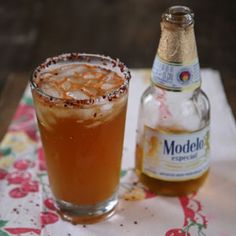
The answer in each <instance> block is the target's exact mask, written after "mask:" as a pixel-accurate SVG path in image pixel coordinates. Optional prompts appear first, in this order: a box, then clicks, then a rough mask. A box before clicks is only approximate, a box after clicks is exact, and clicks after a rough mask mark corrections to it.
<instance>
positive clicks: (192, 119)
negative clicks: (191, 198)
mask: <svg viewBox="0 0 236 236" xmlns="http://www.w3.org/2000/svg"><path fill="white" fill-rule="evenodd" d="M151 82H152V85H151V86H150V87H149V88H148V89H147V90H146V91H145V92H144V94H143V96H142V98H141V105H140V112H139V118H138V133H137V145H136V172H137V174H138V176H139V178H140V181H141V182H142V183H143V184H145V185H146V186H147V187H148V188H149V189H150V190H152V191H154V192H156V193H158V194H163V195H171V196H175V195H184V194H188V193H191V192H195V191H197V190H198V188H199V187H200V186H201V185H202V184H203V182H204V180H205V179H206V177H207V175H208V171H209V122H210V120H209V118H210V104H209V100H208V98H207V96H206V94H205V93H204V92H203V91H202V90H201V88H200V86H201V77H200V67H199V61H198V55H197V48H196V42H195V35H194V19H193V13H192V12H191V10H190V9H189V8H188V7H184V6H173V7H170V8H169V9H168V10H167V11H166V12H165V13H164V14H163V15H162V21H161V38H160V42H159V47H158V50H157V54H156V57H155V60H154V64H153V68H152V76H151Z"/></svg>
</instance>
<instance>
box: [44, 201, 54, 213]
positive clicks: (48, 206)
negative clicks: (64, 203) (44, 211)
mask: <svg viewBox="0 0 236 236" xmlns="http://www.w3.org/2000/svg"><path fill="white" fill-rule="evenodd" d="M44 205H45V206H46V207H47V208H48V209H50V210H52V211H56V206H55V203H54V200H53V199H52V198H46V199H45V200H44Z"/></svg>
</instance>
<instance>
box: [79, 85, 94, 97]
mask: <svg viewBox="0 0 236 236" xmlns="http://www.w3.org/2000/svg"><path fill="white" fill-rule="evenodd" d="M82 89H83V91H84V92H85V93H86V94H88V95H90V96H93V97H95V96H96V95H97V89H95V88H92V87H83V88H82Z"/></svg>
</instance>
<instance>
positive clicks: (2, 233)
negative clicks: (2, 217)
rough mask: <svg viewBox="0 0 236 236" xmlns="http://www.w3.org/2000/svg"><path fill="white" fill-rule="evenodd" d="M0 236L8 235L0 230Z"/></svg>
mask: <svg viewBox="0 0 236 236" xmlns="http://www.w3.org/2000/svg"><path fill="white" fill-rule="evenodd" d="M0 236H9V234H8V233H6V232H4V231H2V230H0Z"/></svg>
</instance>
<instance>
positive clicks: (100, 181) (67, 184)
mask: <svg viewBox="0 0 236 236" xmlns="http://www.w3.org/2000/svg"><path fill="white" fill-rule="evenodd" d="M33 95H34V94H33ZM34 100H35V104H36V106H37V109H44V106H40V104H39V103H41V101H40V97H38V96H37V95H34ZM41 105H42V104H41ZM44 105H45V104H44ZM54 109H56V108H54V107H51V108H49V107H48V111H49V112H50V114H47V111H46V110H45V111H44V112H43V116H44V118H46V117H47V115H48V116H50V117H51V118H52V116H53V110H54ZM58 109H59V108H57V110H56V113H58V112H60V110H58ZM60 109H61V112H63V113H65V114H66V112H67V111H66V109H67V108H60ZM75 109H76V108H75ZM113 109H115V108H113ZM119 109H120V110H119V111H118V112H117V113H116V115H115V116H113V117H112V118H111V119H109V120H105V121H104V122H102V121H101V123H100V124H98V125H93V124H94V122H95V120H93V119H90V120H85V121H84V122H81V123H80V122H78V117H76V116H72V117H71V116H65V117H63V116H62V117H60V116H57V115H55V117H54V122H53V123H51V124H48V126H49V128H48V127H47V126H45V120H41V119H40V117H41V116H38V124H39V129H40V133H41V139H42V142H43V147H44V151H45V156H46V162H47V167H48V175H49V181H50V185H51V188H52V192H53V193H54V195H55V197H56V198H57V199H60V200H64V201H66V202H70V203H73V204H75V205H91V204H97V203H99V202H103V201H105V200H106V199H108V198H109V197H111V196H112V194H113V193H115V192H116V190H117V187H118V184H119V176H120V165H121V156H122V147H123V137H124V125H125V116H126V102H124V104H123V105H122V107H119ZM39 112H41V111H38V113H39ZM41 115H42V114H41ZM94 119H95V118H94Z"/></svg>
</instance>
